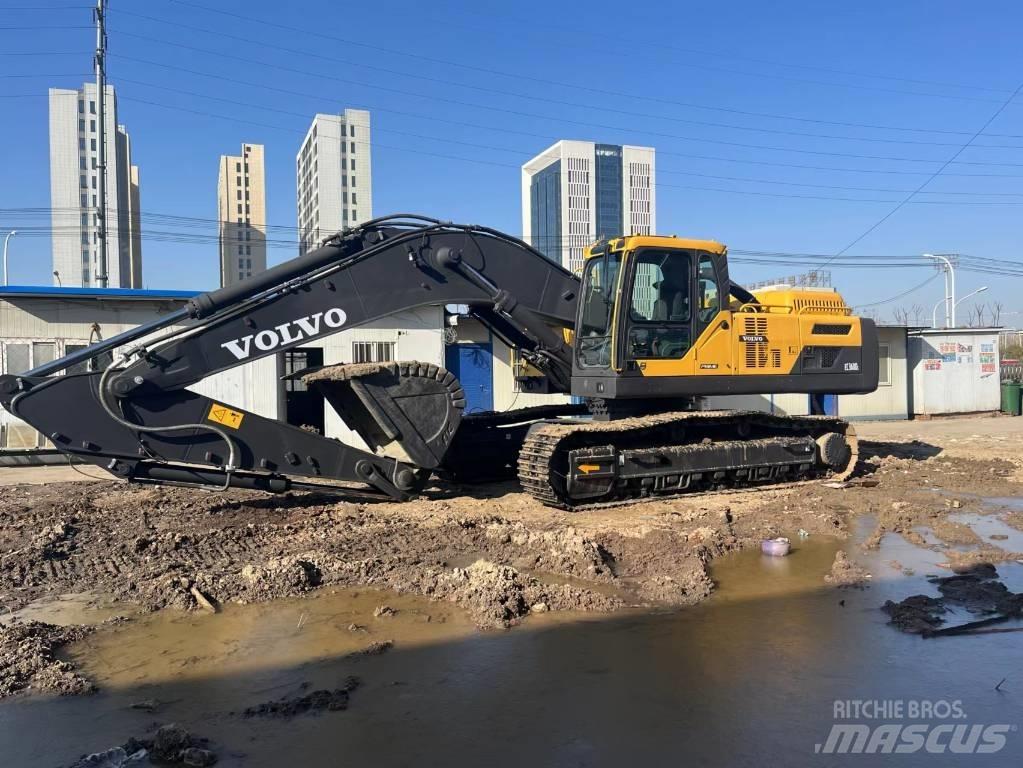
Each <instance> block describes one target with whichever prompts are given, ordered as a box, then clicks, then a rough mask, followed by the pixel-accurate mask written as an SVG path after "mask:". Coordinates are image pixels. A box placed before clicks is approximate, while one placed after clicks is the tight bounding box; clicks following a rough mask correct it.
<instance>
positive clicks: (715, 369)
mask: <svg viewBox="0 0 1023 768" xmlns="http://www.w3.org/2000/svg"><path fill="white" fill-rule="evenodd" d="M725 288H726V286H724V285H722V277H721V274H720V270H719V269H718V265H717V259H715V258H714V257H712V256H711V255H710V254H707V253H702V254H700V255H699V259H698V260H697V263H696V279H695V284H694V290H693V296H694V297H695V299H696V300H695V302H694V304H695V307H696V309H695V312H694V318H693V323H694V328H693V331H694V335H695V337H696V343H695V344H694V345H693V346H694V347H695V353H696V360H695V368H694V371H693V372H694V373H695V374H696V375H698V376H721V375H727V374H730V373H732V372H733V370H732V336H731V327H732V313H731V311H729V310H728V309H727V308H726V307H727V306H728V303H727V297H728V294H727V291H726V290H725ZM723 307H725V309H723Z"/></svg>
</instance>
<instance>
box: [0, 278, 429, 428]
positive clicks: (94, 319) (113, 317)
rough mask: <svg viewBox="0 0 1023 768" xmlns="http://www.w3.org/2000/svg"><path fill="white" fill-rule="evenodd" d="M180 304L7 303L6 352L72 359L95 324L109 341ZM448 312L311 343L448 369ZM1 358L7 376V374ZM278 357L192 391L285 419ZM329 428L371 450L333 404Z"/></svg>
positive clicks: (343, 353) (413, 314)
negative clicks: (69, 353)
mask: <svg viewBox="0 0 1023 768" xmlns="http://www.w3.org/2000/svg"><path fill="white" fill-rule="evenodd" d="M179 306H181V302H180V301H173V300H159V301H146V300H135V301H115V300H108V299H104V300H101V301H100V300H95V299H89V300H81V299H79V300H64V299H41V298H40V299H32V298H27V299H7V300H0V352H2V342H3V340H4V339H9V340H12V341H15V340H17V341H29V342H31V341H54V340H56V342H57V344H56V357H58V358H59V357H63V356H64V355H65V354H66V349H65V346H66V344H68V343H77V344H84V343H87V342H88V341H89V334H90V330H91V329H92V326H93V324H94V323H98V324H99V327H100V336H101V338H110V337H111V336H115V335H116V334H118V333H122V332H124V331H127V330H130V329H132V328H134V327H136V326H138V325H140V324H142V323H146V322H149V321H151V320H153V319H154V318H156V317H158V316H159V315H162V314H166V313H168V312H171V311H173V310H175V309H177V308H178V307H179ZM442 322H443V309H441V308H440V307H427V308H423V309H418V310H414V311H410V312H404V313H401V314H397V315H394V316H392V317H390V318H385V319H382V320H378V321H376V322H374V323H369V324H367V325H364V326H360V327H358V328H355V329H353V330H348V331H341V332H340V333H337V334H334V335H333V336H328V337H326V338H324V339H320V340H318V341H315V342H313V343H311V344H310V345H309V346H321V347H322V348H323V358H324V364H326V365H331V364H334V363H341V362H346V363H348V362H351V361H352V342H353V341H393V342H395V358H396V359H397V360H419V361H422V362H428V363H434V364H437V365H443V363H444V344H443V339H442V336H441V324H442ZM4 365H5V361H4V360H3V359H2V355H0V371H6V368H5V367H4ZM280 386H281V385H280V380H279V373H278V370H277V358H276V356H270V357H266V358H263V359H260V360H255V361H253V362H251V363H247V364H246V365H243V366H239V367H237V368H232V369H230V370H227V371H222V372H221V373H218V374H214V375H212V376H210V377H208V378H206V379H204V380H203V381H201V382H199V383H197V384H194V385H193V386H191V387H189V389H191V390H192V391H194V392H198V393H200V394H202V395H205V396H206V397H209V398H212V399H215V400H221V401H223V402H225V403H227V404H229V405H235V406H238V407H239V408H242V409H244V410H246V411H250V412H252V413H256V414H259V415H260V416H265V417H267V418H271V419H275V418H278V413H279V405H278V392H279V390H280ZM324 407H325V414H324V416H325V428H326V434H327V436H329V437H335V438H338V439H340V440H342V441H344V442H351V443H352V444H353V445H357V446H359V447H364V446H365V444H364V443H363V442H362V441H361V440H360V439H359V438H358V436H357V435H355V434H354V433H353V432H351V430H349V429H348V428H347V427H346V426H345V424H344V423H343V422H342V421H341V418H340V417H339V416H338V415H337V414H336V413H335V412H334V410H333V409H332V408H331V407H330V405H329V404H325V406H324ZM0 424H2V425H6V426H11V427H14V428H15V429H18V430H19V440H20V443H19V444H23V445H34V442H35V438H34V430H31V429H30V428H28V427H27V426H26V425H23V423H22V422H21V421H20V420H18V419H15V418H14V417H13V416H11V415H10V414H9V413H8V412H7V411H6V410H4V409H3V408H0Z"/></svg>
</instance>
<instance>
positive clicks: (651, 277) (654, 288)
mask: <svg viewBox="0 0 1023 768" xmlns="http://www.w3.org/2000/svg"><path fill="white" fill-rule="evenodd" d="M691 269H692V261H691V259H690V255H689V253H688V252H686V251H676V250H671V251H661V250H652V249H651V250H643V251H639V252H638V253H637V254H636V256H635V271H634V273H633V278H632V294H631V296H630V305H629V332H628V339H627V342H626V349H627V352H628V355H629V357H630V359H634V360H639V359H651V358H680V357H682V356H683V355H684V354H685V353H686V351H687V350H688V349H689V346H690V330H691V329H690V320H691V314H692V307H691V295H690V294H691V288H690V286H691V274H692V272H691Z"/></svg>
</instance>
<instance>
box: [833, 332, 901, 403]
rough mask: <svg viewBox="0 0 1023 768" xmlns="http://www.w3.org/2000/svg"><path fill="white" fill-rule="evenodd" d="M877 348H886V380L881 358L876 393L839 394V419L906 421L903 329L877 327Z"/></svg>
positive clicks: (884, 363) (883, 359) (883, 361)
mask: <svg viewBox="0 0 1023 768" xmlns="http://www.w3.org/2000/svg"><path fill="white" fill-rule="evenodd" d="M877 335H878V345H879V346H887V348H888V356H887V374H888V375H887V381H888V383H884V382H885V378H886V377H885V370H883V369H884V368H885V367H886V361H885V358H884V357H882V358H881V366H882V370H881V371H879V376H878V378H879V381H878V386H877V390H876V391H874V392H871V393H870V394H866V395H840V396H839V398H838V415H839V416H841V417H842V418H843V419H849V420H851V421H854V420H857V419H859V420H863V421H875V420H878V419H908V418H909V416H910V412H909V388H910V383H909V365H908V360H907V357H906V354H907V335H906V329H905V328H893V327H883V326H882V327H880V328H878V329H877Z"/></svg>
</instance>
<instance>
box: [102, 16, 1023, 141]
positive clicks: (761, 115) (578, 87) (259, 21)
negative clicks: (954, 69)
mask: <svg viewBox="0 0 1023 768" xmlns="http://www.w3.org/2000/svg"><path fill="white" fill-rule="evenodd" d="M171 2H178V4H180V5H190V6H191V7H194V8H199V9H203V10H206V11H209V12H212V13H220V14H223V15H228V16H232V17H235V18H240V19H243V20H246V21H253V22H256V24H260V25H264V26H267V27H270V28H276V29H283V30H288V31H292V32H296V33H299V34H302V35H307V36H310V35H311V36H315V37H322V38H324V39H327V40H329V41H330V42H331V43H333V44H337V43H339V42H346V43H350V44H352V45H357V46H361V47H366V48H370V49H373V50H380V51H383V52H386V53H390V54H395V55H401V56H409V57H413V58H419V59H426V60H430V61H433V62H436V63H442V64H447V65H451V66H457V67H460V69H465V70H470V71H475V72H481V73H484V74H487V75H498V76H501V77H505V78H511V79H517V80H528V81H531V82H535V83H539V84H541V85H548V86H549V85H553V86H558V87H563V88H571V89H575V90H589V91H592V92H595V93H598V94H601V95H605V96H615V97H627V98H634V99H639V100H648V101H654V102H657V103H662V104H670V105H673V106H681V107H685V108H691V109H704V110H709V111H718V112H725V114H729V115H741V116H745V117H751V118H758V119H763V118H768V119H771V120H788V121H794V122H800V123H810V124H817V125H833V126H842V127H846V128H868V129H874V130H888V131H911V132H919V133H946V134H950V135H968V132H966V131H950V130H947V129H933V128H928V129H922V128H906V127H900V126H885V125H877V124H868V123H854V122H849V121H832V120H824V119H815V118H803V117H798V116H792V115H777V114H770V112H757V111H750V110H744V109H736V108H729V107H721V106H714V105H708V104H700V103H694V102H687V101H676V100H671V99H664V98H659V97H655V96H647V95H641V94H635V93H631V92H629V93H625V92H618V91H607V90H603V89H596V88H590V87H588V86H581V85H578V84H574V83H565V82H560V81H553V80H547V79H543V78H534V77H530V76H526V75H523V74H521V73H508V72H501V71H497V70H491V69H488V67H481V66H476V65H473V64H465V63H462V62H458V61H451V60H448V59H436V58H433V57H429V56H422V55H420V54H416V53H410V52H409V51H408V50H399V49H392V48H383V47H381V46H374V45H371V44H369V43H365V42H363V41H354V40H344V39H340V38H338V37H337V36H335V35H324V34H320V33H316V32H312V31H310V30H303V29H299V28H295V27H288V26H286V25H280V24H276V22H271V21H266V20H263V19H259V18H255V17H253V16H251V15H249V14H244V15H242V14H236V13H231V12H229V11H225V10H221V9H219V8H210V7H208V6H203V5H197V4H193V3H186V2H180V0H171ZM118 12H120V13H124V14H128V15H135V16H139V17H142V18H147V19H150V20H153V21H158V22H160V24H166V25H171V26H175V27H181V28H185V29H191V30H194V31H201V32H207V33H209V34H215V35H217V36H221V37H222V36H226V37H233V38H235V39H239V40H241V41H243V42H248V43H252V44H255V45H259V46H265V47H275V46H274V45H273V44H272V43H266V42H264V41H260V40H253V39H251V38H241V37H239V36H231V35H225V33H223V32H222V31H219V30H216V31H213V30H205V29H203V28H197V27H192V26H189V25H183V24H181V22H180V21H175V20H171V19H165V18H159V17H157V16H148V15H144V14H140V13H136V12H134V11H125V10H120V11H118ZM278 47H279V46H278ZM288 50H291V52H298V53H303V54H305V55H316V56H318V57H320V58H329V57H326V56H322V55H321V54H310V53H309V52H308V51H296V50H295V49H288ZM333 60H341V59H333ZM351 63H354V64H355V65H362V64H361V63H360V62H351ZM442 82H444V83H445V84H447V83H448V82H449V81H442ZM601 108H603V107H601ZM1014 138H1020V137H1019V136H1016V137H1014Z"/></svg>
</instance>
